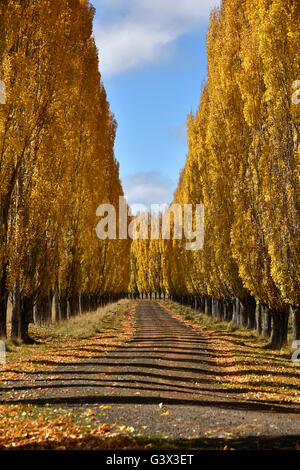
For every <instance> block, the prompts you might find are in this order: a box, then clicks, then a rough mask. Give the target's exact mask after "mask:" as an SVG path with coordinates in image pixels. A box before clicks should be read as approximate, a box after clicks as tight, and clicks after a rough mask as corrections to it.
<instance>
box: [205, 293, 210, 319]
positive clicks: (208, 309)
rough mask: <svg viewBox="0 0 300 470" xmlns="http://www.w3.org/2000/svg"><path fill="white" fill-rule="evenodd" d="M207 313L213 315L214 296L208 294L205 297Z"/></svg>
mask: <svg viewBox="0 0 300 470" xmlns="http://www.w3.org/2000/svg"><path fill="white" fill-rule="evenodd" d="M204 313H205V315H208V316H211V315H212V298H211V297H208V296H206V297H205V307H204Z"/></svg>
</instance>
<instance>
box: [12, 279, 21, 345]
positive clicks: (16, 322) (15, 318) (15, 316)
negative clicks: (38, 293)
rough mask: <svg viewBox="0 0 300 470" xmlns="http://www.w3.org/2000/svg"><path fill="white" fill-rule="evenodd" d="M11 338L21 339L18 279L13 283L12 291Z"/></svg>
mask: <svg viewBox="0 0 300 470" xmlns="http://www.w3.org/2000/svg"><path fill="white" fill-rule="evenodd" d="M11 337H12V338H20V337H21V300H20V290H19V281H18V279H17V280H16V281H15V283H14V286H13V291H12V318H11Z"/></svg>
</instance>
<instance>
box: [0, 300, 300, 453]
mask: <svg viewBox="0 0 300 470" xmlns="http://www.w3.org/2000/svg"><path fill="white" fill-rule="evenodd" d="M217 355H218V351H216V349H214V345H213V344H211V343H210V342H209V341H208V339H207V338H205V337H203V336H201V335H200V334H198V333H197V332H196V331H194V330H193V329H191V328H189V327H188V326H186V325H184V324H183V323H182V322H180V321H179V320H177V319H175V318H173V317H172V316H171V315H170V314H169V313H168V312H167V311H166V310H164V309H163V308H162V307H161V306H160V305H158V304H157V303H156V302H153V301H141V302H140V303H139V304H138V306H137V310H136V333H135V336H134V337H133V339H132V340H131V341H129V342H128V343H126V344H125V345H124V346H123V347H119V348H117V349H114V350H111V351H109V352H107V353H105V354H99V355H97V350H93V351H92V352H91V358H90V359H89V360H86V361H81V362H77V363H73V364H65V365H62V366H61V367H59V368H57V369H55V370H52V371H51V372H49V371H46V372H45V371H43V372H37V373H33V374H32V376H31V380H30V382H14V383H12V382H11V383H10V382H7V383H6V385H5V386H4V387H2V389H0V398H1V401H2V403H3V402H4V401H5V402H9V403H12V402H15V403H19V402H20V401H21V402H24V403H34V404H46V403H48V404H50V405H51V404H60V405H63V406H67V407H71V408H72V409H83V408H86V409H91V410H92V411H93V413H95V419H96V420H99V421H104V420H105V421H107V422H112V423H113V422H115V421H116V420H118V422H119V423H120V424H122V425H126V426H132V427H133V428H134V432H135V433H143V434H151V435H153V434H160V435H162V436H165V437H168V438H169V439H174V438H181V439H186V438H202V439H203V438H205V439H207V438H214V439H226V438H231V439H235V440H237V441H238V442H243V441H244V440H245V439H248V441H249V442H250V441H255V439H256V440H257V438H259V439H260V440H261V441H264V442H265V443H266V442H268V443H269V444H267V447H269V448H272V446H273V443H274V442H277V444H278V439H279V440H281V441H282V442H284V443H285V445H284V447H289V445H291V447H292V448H295V443H296V442H300V409H299V407H295V406H294V407H289V406H285V405H280V404H278V405H277V406H273V405H272V404H267V403H262V402H259V401H252V402H249V401H245V400H243V399H241V397H240V396H239V395H238V394H237V393H236V392H235V393H231V392H230V389H228V388H224V387H223V386H222V381H220V380H218V379H219V378H220V377H222V375H225V374H226V370H224V368H223V366H219V365H218V364H217V361H216V357H217ZM1 390H2V393H1ZM20 394H22V395H21V398H20ZM16 397H18V398H17V399H16ZM103 405H105V406H103ZM255 442H256V441H255ZM264 447H266V445H264Z"/></svg>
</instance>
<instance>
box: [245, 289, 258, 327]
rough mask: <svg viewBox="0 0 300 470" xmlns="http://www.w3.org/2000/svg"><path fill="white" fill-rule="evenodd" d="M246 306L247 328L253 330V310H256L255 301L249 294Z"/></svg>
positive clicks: (254, 325) (254, 319)
mask: <svg viewBox="0 0 300 470" xmlns="http://www.w3.org/2000/svg"><path fill="white" fill-rule="evenodd" d="M246 308H247V317H248V320H247V328H248V330H254V329H255V328H256V317H255V312H256V302H255V299H254V297H252V296H249V297H248V299H247V302H246Z"/></svg>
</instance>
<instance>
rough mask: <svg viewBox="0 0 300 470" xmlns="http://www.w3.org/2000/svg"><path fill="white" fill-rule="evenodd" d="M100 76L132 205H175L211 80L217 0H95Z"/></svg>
mask: <svg viewBox="0 0 300 470" xmlns="http://www.w3.org/2000/svg"><path fill="white" fill-rule="evenodd" d="M92 3H93V5H94V6H95V7H96V17H95V22H94V35H95V39H96V44H97V46H98V49H99V59H100V72H101V74H102V79H103V82H104V86H105V88H106V91H107V95H108V100H109V102H110V106H111V110H112V112H113V113H114V114H115V117H116V119H117V122H118V132H117V139H116V144H115V154H116V158H117V159H118V161H119V162H120V177H121V180H122V183H123V187H124V191H125V195H126V197H127V200H128V202H129V204H134V203H139V204H145V205H147V206H149V205H150V204H152V203H153V204H155V203H156V204H159V203H170V202H171V201H172V195H173V191H174V190H175V188H176V185H177V181H178V176H179V172H180V170H181V169H182V168H183V166H184V163H185V159H186V154H187V142H186V131H185V121H186V117H187V114H188V113H189V112H190V111H191V110H192V111H193V112H195V111H196V110H197V107H198V105H199V101H200V93H201V85H202V83H203V82H204V80H205V76H206V51H205V34H206V30H207V27H208V21H209V10H210V8H211V7H213V6H215V5H217V4H218V3H219V2H218V1H217V0H179V1H178V0H177V1H176V0H173V1H172V0H94V1H92Z"/></svg>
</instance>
